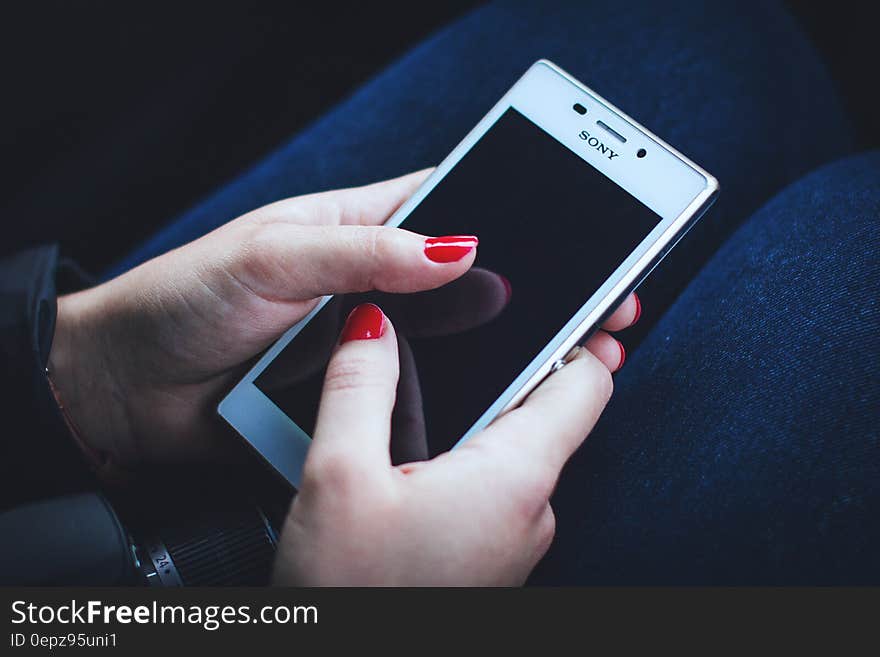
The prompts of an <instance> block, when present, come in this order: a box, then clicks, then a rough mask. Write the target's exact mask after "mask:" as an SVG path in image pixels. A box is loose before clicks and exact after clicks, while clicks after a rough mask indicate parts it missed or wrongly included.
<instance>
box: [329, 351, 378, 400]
mask: <svg viewBox="0 0 880 657" xmlns="http://www.w3.org/2000/svg"><path fill="white" fill-rule="evenodd" d="M371 365H372V363H371V361H370V359H369V358H366V357H364V356H352V355H347V356H346V357H344V358H334V359H332V360H331V361H330V363H329V364H328V365H327V373H326V374H325V376H324V392H325V393H328V392H329V393H340V392H342V393H345V392H350V391H357V390H363V389H366V388H371V387H380V386H384V384H385V381H384V380H383V377H381V376H380V375H378V374H376V373H375V368H374V367H372V366H371Z"/></svg>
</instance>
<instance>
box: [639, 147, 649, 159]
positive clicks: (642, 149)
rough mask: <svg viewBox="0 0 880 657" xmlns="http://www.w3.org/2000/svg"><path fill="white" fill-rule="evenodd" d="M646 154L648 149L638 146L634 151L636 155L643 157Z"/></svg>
mask: <svg viewBox="0 0 880 657" xmlns="http://www.w3.org/2000/svg"><path fill="white" fill-rule="evenodd" d="M647 154H648V151H646V150H645V149H644V148H640V149H639V150H638V151H636V157H645V155H647Z"/></svg>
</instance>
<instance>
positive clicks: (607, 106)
mask: <svg viewBox="0 0 880 657" xmlns="http://www.w3.org/2000/svg"><path fill="white" fill-rule="evenodd" d="M549 73H552V77H551V78H548V77H547V76H548V74H549ZM538 78H540V79H544V81H545V82H546V83H552V82H553V81H554V80H563V81H565V83H566V84H567V85H570V86H571V87H572V88H573V89H574V90H575V96H576V94H577V92H580V93H581V94H583V100H584V102H586V99H589V102H590V103H591V106H592V107H593V108H594V109H595V110H597V111H601V112H602V116H603V117H604V118H606V119H608V120H611V121H614V122H616V123H615V126H616V128H617V129H619V130H626V131H629V132H628V133H627V136H629V137H630V138H631V139H633V140H634V142H635V143H634V144H633V145H632V149H634V148H635V147H636V146H637V145H639V144H650V146H651V148H652V149H655V148H656V149H661V150H660V151H659V154H662V155H663V157H667V156H669V157H671V158H674V161H675V162H676V163H677V164H679V165H683V167H686V168H688V169H689V170H690V171H692V172H693V173H694V174H695V176H697V177H698V178H699V191H697V192H696V193H695V194H693V196H691V195H690V193H688V194H686V195H685V198H686V200H687V199H690V201H689V202H687V203H686V205H684V207H683V208H682V209H681V210H680V211H679V210H678V206H676V205H675V203H674V202H670V203H667V202H666V201H667V200H668V199H666V198H662V199H661V198H652V199H647V200H646V198H645V197H644V196H642V197H641V198H640V196H639V195H638V192H637V191H636V190H634V189H633V188H629V189H628V191H630V193H633V195H634V196H636V198H639V200H640V201H642V202H643V203H645V204H646V205H649V207H652V209H654V210H655V211H656V212H657V214H659V215H660V216H661V221H660V222H658V229H659V226H660V225H661V224H664V223H665V228H663V229H662V232H661V233H660V234H658V235H654V237H653V238H651V237H650V236H649V237H646V238H645V241H643V242H642V243H641V244H640V245H639V247H638V248H637V249H636V250H635V251H633V254H631V255H633V256H634V255H635V254H636V253H639V251H641V253H640V254H639V255H638V257H637V258H636V259H635V260H634V261H633V262H630V263H629V264H628V266H626V267H624V266H623V265H621V267H620V268H618V270H616V271H615V272H614V274H612V276H611V277H609V278H608V279H607V280H606V282H605V283H604V284H603V285H602V286H600V288H599V290H600V291H601V290H602V288H605V287H607V284H608V283H609V282H610V281H612V280H613V281H614V283H613V285H612V286H611V287H610V288H609V289H607V290H606V291H605V292H604V293H602V294H601V296H599V297H598V298H596V295H593V296H591V297H590V298H589V299H588V300H587V302H585V304H584V306H582V308H581V310H580V311H578V312H577V313H575V314H574V315H573V316H572V320H574V319H575V318H577V317H578V316H579V315H581V314H582V313H583V311H584V308H585V307H587V306H588V305H590V307H589V308H588V309H587V311H586V314H585V315H583V316H582V317H581V318H580V319H579V320H578V321H577V322H576V323H575V324H574V325H570V324H571V322H569V323H568V324H566V326H565V327H563V329H561V330H560V331H559V332H558V333H557V334H556V335H555V336H554V338H553V339H552V340H551V341H550V342H548V345H547V346H548V347H549V346H550V345H554V347H553V349H552V350H551V351H549V352H548V353H543V352H542V354H539V355H538V356H537V357H536V358H535V359H534V360H533V361H532V362H531V363H530V364H529V367H527V368H525V369H524V370H523V372H524V373H526V372H530V373H529V374H528V375H527V378H525V380H524V381H520V382H519V383H518V384H517V381H518V380H519V379H520V378H522V375H521V377H518V378H517V380H515V381H514V382H512V383H511V386H510V387H509V388H508V389H507V390H505V392H504V393H502V395H500V396H499V398H498V401H497V402H496V404H493V405H492V406H491V407H490V408H489V409H487V410H486V412H485V413H484V414H483V415H482V416H481V417H480V418H479V419H478V420H477V421H476V422H475V423H474V425H473V426H472V427H471V429H470V430H468V432H466V433H465V435H464V436H462V438H461V440H460V441H459V443H458V444H461V443H462V442H464V441H465V440H467V439H468V438H470V437H471V436H472V435H474V434H475V433H476V432H478V431H480V430H482V429H483V428H485V426H487V425H488V424H489V423H490V422H492V421H493V420H494V419H496V418H497V417H499V416H501V415H502V414H504V413H506V412H508V411H509V410H511V409H513V408H515V407H517V406H519V405H520V404H521V403H522V402H523V400H524V399H525V398H526V397H527V396H528V395H529V393H531V392H532V391H533V390H534V389H535V387H536V386H538V385H539V384H540V382H541V381H543V380H544V379H545V378H546V377H547V376H548V375H549V374H550V373H551V371H552V370H553V368H554V366H556V367H558V366H560V365H562V364H563V363H564V358H565V356H566V355H567V354H568V353H569V352H570V351H571V350H572V348H573V347H575V346H576V345H577V344H578V343H580V342H581V341H582V340H584V339H585V338H586V337H587V336H588V335H589V334H590V333H591V332H592V331H594V330H595V329H596V328H597V327H598V326H599V324H600V323H601V321H602V320H603V319H604V318H605V317H607V316H608V314H610V312H612V311H613V309H614V308H615V307H616V306H617V305H618V304H619V303H620V302H621V301H622V300H623V299H624V298H625V297H626V295H627V294H629V293H630V292H631V291H632V290H634V289H635V288H636V287H637V286H638V284H639V283H640V282H641V281H642V280H643V279H644V278H645V277H646V276H647V275H648V274H649V273H650V272H651V270H652V269H653V268H654V267H655V266H656V265H657V264H658V263H659V262H660V260H662V258H663V257H664V256H665V255H666V254H667V253H668V252H669V250H670V249H671V248H672V247H673V246H674V245H675V244H676V242H678V240H680V239H681V238H682V237H683V236H684V234H685V233H686V232H687V230H688V229H689V228H690V227H691V226H693V224H694V223H695V222H696V221H697V219H699V217H700V216H701V215H702V214H703V213H704V212H705V210H706V209H708V207H709V206H710V205H711V203H712V202H713V200H714V198H715V196H716V195H717V193H718V189H719V185H718V181H717V180H716V179H715V178H714V177H713V176H711V175H710V174H709V173H708V172H706V171H705V170H704V169H702V168H701V167H699V166H698V165H697V164H695V163H694V162H692V161H691V160H689V159H688V158H687V157H685V156H684V155H682V154H681V153H679V152H678V151H677V150H676V149H674V148H673V147H672V146H670V145H669V144H667V143H666V142H664V141H663V140H661V139H660V138H659V137H657V136H656V135H654V134H653V133H651V132H650V131H648V130H647V129H645V128H644V127H642V126H641V125H640V124H638V123H637V122H636V121H634V120H633V119H632V118H630V117H629V116H627V115H626V114H625V113H623V112H622V111H620V110H619V109H617V108H616V107H615V106H614V105H613V104H611V103H610V102H608V101H607V100H605V99H604V98H602V97H601V96H599V95H598V94H596V93H595V92H594V91H592V90H591V89H589V88H588V87H587V86H586V85H584V84H582V83H581V82H579V81H578V80H576V79H575V78H573V77H572V76H571V75H569V74H568V73H566V72H565V71H563V70H562V69H561V68H559V67H558V66H556V65H555V64H553V63H552V62H549V61H547V60H543V59H542V60H539V61H538V62H536V63H535V64H534V65H533V66H532V67H530V68H529V70H528V71H527V72H526V74H524V75H523V77H522V78H521V79H520V80H519V81H518V82H517V83H516V84H515V85H514V86H513V87H512V88H511V90H510V91H509V92H508V93H507V94H505V95H504V96H503V97H502V98H501V99H500V100H499V101H498V103H497V104H496V105H495V106H494V107H493V108H492V109H491V110H490V111H489V112H488V113H487V114H486V116H485V117H484V118H483V119H482V120H481V121H480V122H479V123H478V124H477V125H476V126H475V127H474V128H473V129H472V130H471V132H470V133H469V134H468V135H467V136H466V137H465V139H463V140H462V142H461V143H459V144H458V146H456V148H455V149H453V151H452V152H451V153H450V155H449V156H447V158H445V159H444V161H443V162H442V163H441V164H440V165H438V167H437V169H436V170H435V171H434V172H433V173H432V174H431V175H430V176H429V177H428V179H427V180H426V181H425V182H424V183H423V184H422V186H421V187H420V188H419V190H417V191H416V193H415V194H414V195H413V196H412V197H411V198H410V199H409V200H408V201H407V202H406V203H404V204H403V205H402V206H401V207H400V209H398V211H397V212H395V213H394V215H392V216H391V217H390V218H389V220H388V221H387V222H386V223H387V225H392V226H396V225H399V224H400V223H401V222H403V221H404V219H405V218H406V216H407V215H408V214H409V213H410V212H411V211H412V210H413V209H414V208H415V207H416V206H417V205H418V204H419V203H420V202H421V200H422V199H423V198H424V197H425V196H426V195H427V194H428V193H430V190H431V189H433V187H434V186H436V185H437V184H438V183H439V181H440V180H442V178H443V177H445V175H446V174H447V173H448V171H449V170H450V169H451V168H452V167H454V166H455V164H457V162H458V161H459V160H460V159H461V158H462V157H463V156H464V154H466V153H467V151H468V150H470V148H472V147H473V145H474V144H475V143H477V141H479V139H480V138H481V137H482V135H483V134H484V133H485V132H486V131H487V130H488V129H489V128H491V126H492V125H493V124H494V122H495V121H496V120H497V118H498V117H499V116H500V115H501V114H502V113H503V111H506V109H507V108H508V107H516V104H515V103H516V99H517V98H519V99H520V100H522V99H524V98H529V99H530V101H529V102H531V96H530V95H529V92H530V91H534V90H540V87H538V86H537V83H536V82H533V81H532V80H535V79H538ZM555 93H557V92H555V91H554V92H553V93H551V94H550V95H551V96H553V95H554V94H555ZM545 95H546V91H545ZM559 95H560V96H562V95H564V94H563V93H562V92H559ZM566 99H569V97H568V96H566ZM562 100H563V98H561V97H560V98H547V99H541V100H540V102H541V103H543V102H548V103H550V102H556V101H562ZM536 102H537V101H536ZM569 108H570V105H569ZM517 109H520V107H517ZM622 124H625V128H623V127H622ZM539 127H540V124H539ZM543 127H544V129H546V128H547V126H546V125H545V126H543ZM551 136H553V137H554V138H556V139H557V140H560V141H562V137H561V136H560V135H559V134H557V133H556V132H555V131H554V132H553V133H552V135H551ZM564 145H566V147H567V148H569V149H570V150H573V151H575V152H577V153H578V154H579V155H580V156H581V157H582V159H585V161H587V162H588V163H589V164H592V165H593V166H594V167H595V168H597V169H599V170H600V171H601V172H603V173H604V174H605V175H607V176H608V177H611V176H610V175H609V172H608V170H607V169H608V167H607V163H605V162H603V161H598V160H593V161H590V160H589V159H588V156H587V154H586V153H584V152H580V151H577V150H575V147H574V145H573V144H572V143H571V142H569V143H564ZM592 156H593V154H589V157H592ZM669 162H670V163H671V162H672V160H669ZM603 168H604V169H605V170H604V171H603ZM658 173H661V172H658ZM612 180H614V182H615V183H617V184H619V185H620V186H622V187H624V188H625V189H627V186H626V184H625V183H623V182H621V181H620V180H617V179H614V178H612ZM694 180H696V178H695V179H694ZM631 182H632V181H631ZM694 184H696V183H694ZM670 208H675V209H674V210H670ZM652 234H653V232H652ZM649 239H650V240H651V241H650V242H648V240H649ZM646 243H647V246H646ZM627 260H630V258H627ZM624 262H625V263H626V261H624ZM597 294H598V292H597ZM330 298H331V297H329V296H327V297H324V298H323V299H322V300H321V302H320V303H319V304H318V305H317V306H316V307H315V308H314V309H313V310H312V311H311V312H310V313H309V314H308V315H307V316H306V317H305V318H303V319H302V320H301V321H300V322H298V323H297V324H296V325H295V326H293V327H291V328H290V329H289V330H288V331H287V332H285V334H284V335H283V336H282V337H281V338H279V340H278V341H277V342H276V343H275V344H274V345H273V346H272V347H270V349H269V350H268V351H267V352H266V353H265V354H264V355H263V356H262V357H261V358H260V359H259V360H258V362H257V363H256V364H255V365H254V366H253V368H251V370H250V371H249V372H248V373H247V374H246V375H245V376H244V377H243V378H242V380H241V381H240V382H239V383H238V384H237V385H236V386H235V387H234V388H233V389H232V390H231V391H230V392H229V394H228V395H227V396H226V397H225V398H224V399H223V400H222V401H221V402H220V404H219V406H218V413H219V414H220V416H221V417H223V418H224V419H225V420H226V421H227V422H228V423H229V424H230V425H231V426H232V427H233V428H234V429H235V430H236V431H237V432H238V433H239V434H240V435H241V436H242V437H243V438H244V439H245V440H246V441H247V442H248V443H249V444H250V445H251V446H252V447H253V448H254V449H255V451H256V452H257V453H258V454H259V455H260V456H261V457H262V458H263V459H264V460H265V461H267V462H268V463H269V464H270V465H271V466H272V467H273V468H274V469H275V470H276V471H278V472H279V473H280V474H281V476H282V477H283V478H284V479H286V480H287V481H288V482H289V483H290V484H291V485H293V486H294V487H298V486H299V482H300V476H301V472H302V466H303V463H304V462H305V457H306V453H307V451H308V445H309V444H310V442H311V441H310V438H309V436H308V435H307V434H306V433H305V432H304V431H302V429H300V428H299V427H298V426H297V425H296V424H295V423H294V422H293V420H292V419H290V418H289V417H288V416H287V415H285V414H284V413H283V411H281V409H280V408H279V407H278V406H276V405H275V404H274V403H273V402H272V401H271V399H270V398H269V397H268V396H266V395H265V394H264V393H263V392H262V391H261V390H260V389H259V388H258V387H257V386H256V385H255V384H254V381H255V379H256V378H257V377H258V376H259V374H260V373H261V372H262V371H263V370H264V369H265V368H266V367H267V366H268V365H269V364H270V363H271V362H272V361H273V360H274V359H275V357H276V356H277V355H278V354H279V353H280V352H281V350H282V349H283V348H284V347H285V346H286V345H287V343H289V342H290V340H292V339H293V338H294V337H295V335H296V334H297V333H299V331H300V330H302V328H303V327H304V326H305V325H306V324H307V323H308V322H309V321H310V320H311V319H312V317H314V316H315V315H316V314H317V313H318V312H319V311H320V310H321V308H323V306H324V305H325V304H326V303H327V302H328V301H329V299H330ZM543 351H546V349H545V350H543ZM536 361H539V362H538V364H537V366H535V363H536ZM511 389H513V392H512V393H511ZM505 398H506V401H503V403H500V402H502V400H505ZM456 446H457V445H456Z"/></svg>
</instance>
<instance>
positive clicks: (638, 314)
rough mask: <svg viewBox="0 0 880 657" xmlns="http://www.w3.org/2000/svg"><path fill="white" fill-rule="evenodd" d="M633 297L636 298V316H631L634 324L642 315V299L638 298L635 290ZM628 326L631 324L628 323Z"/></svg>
mask: <svg viewBox="0 0 880 657" xmlns="http://www.w3.org/2000/svg"><path fill="white" fill-rule="evenodd" d="M633 297H634V298H635V300H636V316H635V318H633V321H632V323H633V324H635V323H636V322H637V321H639V317H641V316H642V300H641V299H639V295H638V294H636V293H635V292H633ZM630 326H632V324H630Z"/></svg>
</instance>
